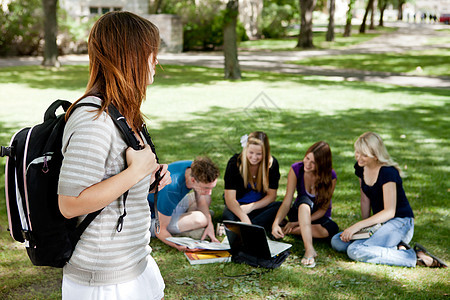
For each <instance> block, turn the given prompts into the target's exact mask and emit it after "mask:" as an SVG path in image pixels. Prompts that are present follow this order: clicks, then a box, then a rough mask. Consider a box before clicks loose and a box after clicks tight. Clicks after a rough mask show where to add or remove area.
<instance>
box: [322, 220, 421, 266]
mask: <svg viewBox="0 0 450 300" xmlns="http://www.w3.org/2000/svg"><path fill="white" fill-rule="evenodd" d="M413 234H414V219H413V218H393V219H390V220H389V221H387V222H386V223H384V224H383V226H381V228H380V229H378V230H377V231H376V232H375V233H374V234H373V235H372V236H371V237H370V238H368V239H362V240H355V241H350V242H343V241H342V240H341V238H340V235H341V232H340V233H338V234H336V235H335V236H333V238H332V239H331V246H332V247H333V249H335V250H336V251H339V252H347V255H348V257H350V259H353V260H356V261H361V262H367V263H374V264H384V265H391V266H402V267H415V266H416V260H417V258H416V253H415V252H414V250H413V249H409V250H398V249H397V245H398V244H399V243H400V242H401V241H403V242H404V243H409V242H410V241H411V239H412V236H413Z"/></svg>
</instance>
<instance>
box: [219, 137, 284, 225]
mask: <svg viewBox="0 0 450 300" xmlns="http://www.w3.org/2000/svg"><path fill="white" fill-rule="evenodd" d="M241 143H242V146H243V149H242V152H241V153H240V154H235V155H234V156H233V157H231V158H230V160H229V161H228V165H227V169H226V171H225V178H224V180H225V194H224V196H225V205H226V207H225V210H224V212H223V219H224V220H233V221H241V222H244V223H248V224H255V225H260V226H263V227H264V228H265V229H266V231H267V232H271V228H272V223H273V220H274V218H275V215H276V213H277V210H278V208H279V206H280V204H281V202H275V200H276V197H277V189H278V181H279V180H280V171H279V167H278V161H277V160H276V159H275V157H273V156H272V155H271V154H270V145H269V138H268V137H267V135H266V134H265V133H264V132H261V131H255V132H252V133H250V134H249V135H248V137H247V136H244V137H243V139H241Z"/></svg>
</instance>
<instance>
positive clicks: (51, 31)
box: [42, 0, 60, 67]
mask: <svg viewBox="0 0 450 300" xmlns="http://www.w3.org/2000/svg"><path fill="white" fill-rule="evenodd" d="M56 2H57V0H42V6H43V7H44V16H45V17H44V41H45V44H44V60H43V62H42V65H43V66H47V67H59V66H60V63H59V61H58V45H57V44H56V35H57V33H58V22H57V18H56Z"/></svg>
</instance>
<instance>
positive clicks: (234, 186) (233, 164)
mask: <svg viewBox="0 0 450 300" xmlns="http://www.w3.org/2000/svg"><path fill="white" fill-rule="evenodd" d="M238 156H239V154H235V155H233V157H231V158H230V160H229V161H228V165H227V169H226V171H225V176H224V181H225V189H226V190H236V200H239V199H241V198H242V197H243V196H244V195H245V194H246V193H248V192H250V190H251V189H250V188H248V187H245V186H244V179H243V178H242V176H241V173H240V172H239V167H238ZM272 158H273V161H272V166H271V167H270V168H269V188H270V189H274V190H276V189H278V181H279V180H280V170H279V166H278V161H277V160H276V158H275V157H273V156H272Z"/></svg>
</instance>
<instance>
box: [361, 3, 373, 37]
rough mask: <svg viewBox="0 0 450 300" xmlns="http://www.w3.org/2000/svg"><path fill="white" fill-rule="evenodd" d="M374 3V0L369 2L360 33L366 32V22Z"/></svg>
mask: <svg viewBox="0 0 450 300" xmlns="http://www.w3.org/2000/svg"><path fill="white" fill-rule="evenodd" d="M373 1H374V0H369V1H368V2H367V7H366V12H365V13H364V17H363V20H362V23H361V26H360V27H359V32H360V33H365V32H366V21H367V16H368V15H369V11H370V9H371V7H372V5H373Z"/></svg>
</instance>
